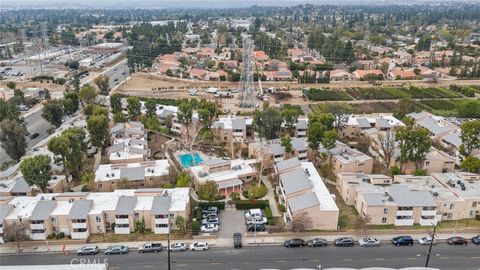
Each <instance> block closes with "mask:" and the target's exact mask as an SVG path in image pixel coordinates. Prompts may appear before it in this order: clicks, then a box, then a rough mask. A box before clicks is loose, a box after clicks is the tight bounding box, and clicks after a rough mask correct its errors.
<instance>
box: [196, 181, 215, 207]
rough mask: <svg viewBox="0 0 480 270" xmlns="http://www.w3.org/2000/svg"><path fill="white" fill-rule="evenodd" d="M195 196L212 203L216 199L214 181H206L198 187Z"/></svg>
mask: <svg viewBox="0 0 480 270" xmlns="http://www.w3.org/2000/svg"><path fill="white" fill-rule="evenodd" d="M197 194H198V197H200V199H202V200H207V201H209V202H213V201H215V200H216V199H217V195H218V185H217V183H215V182H214V181H207V182H206V183H205V184H203V185H200V186H199V187H198V189H197Z"/></svg>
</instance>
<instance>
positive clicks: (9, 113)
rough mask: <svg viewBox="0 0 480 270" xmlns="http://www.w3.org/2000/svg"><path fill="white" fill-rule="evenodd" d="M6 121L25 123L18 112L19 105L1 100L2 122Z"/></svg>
mask: <svg viewBox="0 0 480 270" xmlns="http://www.w3.org/2000/svg"><path fill="white" fill-rule="evenodd" d="M5 119H8V120H16V121H17V122H19V123H20V122H23V121H21V119H20V111H19V110H18V107H17V104H15V103H14V102H12V101H10V100H7V101H5V100H3V99H0V121H3V120H5Z"/></svg>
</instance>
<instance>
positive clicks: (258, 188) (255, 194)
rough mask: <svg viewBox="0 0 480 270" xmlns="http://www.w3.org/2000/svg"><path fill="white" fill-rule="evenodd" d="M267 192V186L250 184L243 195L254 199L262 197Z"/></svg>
mask: <svg viewBox="0 0 480 270" xmlns="http://www.w3.org/2000/svg"><path fill="white" fill-rule="evenodd" d="M267 192H268V190H267V187H266V186H264V185H262V184H256V185H251V186H249V187H248V188H247V190H245V195H246V196H245V197H247V198H248V199H250V200H256V199H260V198H263V197H264V196H265V195H267Z"/></svg>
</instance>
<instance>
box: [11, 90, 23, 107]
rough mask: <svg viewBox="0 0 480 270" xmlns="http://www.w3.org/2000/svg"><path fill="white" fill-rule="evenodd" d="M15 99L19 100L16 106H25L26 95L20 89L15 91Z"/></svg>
mask: <svg viewBox="0 0 480 270" xmlns="http://www.w3.org/2000/svg"><path fill="white" fill-rule="evenodd" d="M13 98H15V99H16V100H17V101H15V104H23V103H24V102H25V95H24V94H23V91H22V90H20V89H14V90H13Z"/></svg>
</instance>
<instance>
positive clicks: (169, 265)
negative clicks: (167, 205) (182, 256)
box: [167, 228, 172, 270]
mask: <svg viewBox="0 0 480 270" xmlns="http://www.w3.org/2000/svg"><path fill="white" fill-rule="evenodd" d="M167 237H168V238H167V263H168V270H171V269H172V268H171V267H172V265H171V261H170V228H168V236H167Z"/></svg>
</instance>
